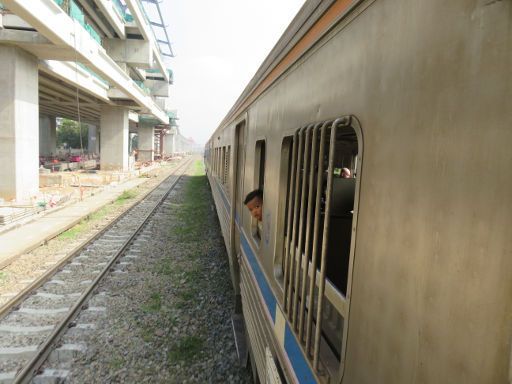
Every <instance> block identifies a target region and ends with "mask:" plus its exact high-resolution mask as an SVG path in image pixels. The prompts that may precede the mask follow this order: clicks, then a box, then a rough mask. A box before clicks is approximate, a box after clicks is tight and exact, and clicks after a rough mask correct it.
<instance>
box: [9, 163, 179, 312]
mask: <svg viewBox="0 0 512 384" xmlns="http://www.w3.org/2000/svg"><path fill="white" fill-rule="evenodd" d="M184 164H185V163H183V164H180V165H179V166H178V167H177V168H176V169H174V170H173V173H172V174H170V175H169V176H167V177H166V178H165V179H164V180H162V181H161V182H160V183H158V185H156V186H155V187H154V188H153V189H151V190H149V191H147V192H144V193H143V194H142V195H141V196H139V197H138V198H137V199H136V200H135V201H134V202H133V203H132V204H131V205H130V206H128V207H127V209H126V210H125V211H123V212H121V213H119V214H118V215H117V216H115V217H114V220H113V221H112V222H110V223H108V224H107V225H106V226H105V227H103V228H102V229H101V230H100V231H99V232H97V233H95V234H94V235H92V236H89V237H88V238H87V239H85V240H84V242H83V243H81V244H79V245H78V246H76V247H75V248H73V249H72V250H71V251H70V252H69V253H68V254H67V255H66V256H64V257H63V258H62V259H61V260H60V261H58V262H57V264H55V265H54V266H53V267H51V268H50V269H49V270H48V271H46V272H45V273H44V274H43V275H41V276H39V277H38V278H36V280H34V281H33V282H32V283H30V284H29V285H28V286H26V287H25V288H23V289H22V290H21V291H20V292H19V293H18V294H17V295H16V296H14V297H13V298H12V299H10V300H9V301H7V302H6V303H5V304H4V305H2V306H1V307H0V320H2V319H3V318H4V317H5V316H6V315H7V314H8V313H9V312H10V311H11V309H13V308H14V307H16V306H18V305H19V304H21V303H22V302H23V301H24V300H25V299H26V298H27V297H28V296H30V295H31V294H32V292H33V291H35V290H36V289H38V288H39V287H41V286H42V285H43V284H44V283H46V282H47V281H49V280H50V278H51V277H52V276H53V275H55V274H56V273H57V272H58V271H59V270H60V269H61V268H62V267H63V266H64V265H66V264H67V263H68V261H69V260H71V259H72V258H73V257H75V256H77V255H78V254H79V253H80V252H82V250H83V249H84V248H86V247H88V246H89V245H90V244H92V243H93V242H94V241H96V240H97V239H98V238H99V237H101V236H102V235H103V234H104V233H105V232H107V231H108V230H109V229H110V228H112V227H113V226H114V225H115V224H116V223H117V222H119V221H120V220H121V219H122V218H123V217H124V216H125V215H127V214H128V213H129V212H130V210H131V209H132V208H133V207H135V206H136V205H137V204H139V203H140V202H141V201H142V200H144V199H145V198H146V197H147V196H148V195H149V194H151V193H152V192H153V191H154V190H155V189H157V188H158V187H159V186H160V185H162V184H163V183H165V182H166V181H167V180H168V179H169V178H170V177H172V176H174V172H175V171H177V170H179V169H180V168H181V167H182V166H183V165H184ZM99 209H101V208H99ZM99 209H98V210H99ZM95 212H97V211H95ZM93 213H94V212H92V213H90V214H88V215H87V216H84V217H89V216H90V215H92V214H93ZM77 224H78V223H77ZM71 228H73V227H71ZM64 232H65V231H64ZM57 236H58V235H57Z"/></svg>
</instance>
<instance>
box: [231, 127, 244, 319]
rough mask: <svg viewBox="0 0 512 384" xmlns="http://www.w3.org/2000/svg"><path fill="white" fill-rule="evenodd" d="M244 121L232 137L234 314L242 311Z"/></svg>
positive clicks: (236, 128)
mask: <svg viewBox="0 0 512 384" xmlns="http://www.w3.org/2000/svg"><path fill="white" fill-rule="evenodd" d="M245 124H246V122H245V120H243V121H242V122H240V123H239V124H237V125H236V127H235V137H234V149H235V151H234V154H233V161H234V164H233V182H232V184H231V185H232V188H233V193H232V194H231V231H230V243H231V257H232V259H233V271H232V274H233V276H232V277H233V285H234V289H235V294H236V305H235V312H237V313H240V312H241V311H242V306H241V301H240V276H239V266H238V257H239V254H240V229H239V223H240V218H241V216H242V209H243V208H244V206H243V203H242V201H243V180H244V177H243V174H244V159H245Z"/></svg>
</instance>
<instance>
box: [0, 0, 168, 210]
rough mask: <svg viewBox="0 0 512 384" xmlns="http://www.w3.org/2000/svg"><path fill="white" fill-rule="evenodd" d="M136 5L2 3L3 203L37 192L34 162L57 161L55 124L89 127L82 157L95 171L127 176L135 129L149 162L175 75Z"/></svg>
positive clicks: (43, 0)
mask: <svg viewBox="0 0 512 384" xmlns="http://www.w3.org/2000/svg"><path fill="white" fill-rule="evenodd" d="M143 4H144V2H140V1H138V0H0V162H1V164H2V166H1V167H0V198H2V199H5V200H12V199H14V200H16V201H20V202H21V201H26V200H28V199H30V197H31V196H33V195H35V194H36V193H37V192H38V186H39V185H38V178H39V177H38V167H39V156H51V155H52V154H55V151H56V126H57V121H58V118H69V119H72V120H75V121H80V122H81V123H84V124H87V125H88V127H89V141H88V148H86V149H85V150H88V151H89V152H91V153H96V154H98V153H99V154H100V167H101V169H105V170H119V171H127V170H129V167H130V163H129V132H130V129H131V128H130V127H132V126H133V127H135V130H136V131H137V132H138V135H139V148H140V153H139V156H140V157H141V159H140V160H143V161H152V160H153V159H154V154H155V153H154V150H155V148H154V147H155V141H154V140H155V139H154V137H155V136H154V135H155V133H154V132H155V129H154V127H155V126H156V125H159V126H160V127H164V129H165V128H166V127H170V110H169V96H170V84H171V83H172V72H171V71H170V70H169V69H168V68H167V66H166V64H165V63H164V56H168V55H169V53H167V51H166V50H165V49H162V38H161V37H158V38H157V33H155V30H154V29H153V27H154V26H155V25H157V26H160V27H162V26H163V22H162V21H161V20H160V21H159V22H155V21H153V20H151V19H150V17H151V15H149V13H148V12H147V10H146V9H144V5H143ZM159 14H160V12H159ZM165 35H166V36H167V33H165ZM167 45H168V48H169V51H170V44H169V42H168V38H167ZM170 53H171V54H172V51H170ZM139 117H140V119H139ZM171 120H172V119H171ZM167 131H169V130H168V129H165V130H164V131H162V130H160V131H159V132H167ZM162 142H163V141H162Z"/></svg>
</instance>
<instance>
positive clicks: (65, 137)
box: [57, 119, 89, 148]
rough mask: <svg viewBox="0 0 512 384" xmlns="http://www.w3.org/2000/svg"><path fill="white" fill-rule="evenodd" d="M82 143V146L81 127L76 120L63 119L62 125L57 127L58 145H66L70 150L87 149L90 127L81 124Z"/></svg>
mask: <svg viewBox="0 0 512 384" xmlns="http://www.w3.org/2000/svg"><path fill="white" fill-rule="evenodd" d="M81 127H82V129H81V131H82V143H81V145H80V126H79V125H78V123H77V122H76V121H74V120H69V119H62V122H61V124H60V125H59V126H58V127H57V145H58V146H62V145H64V144H66V145H67V147H68V148H69V147H70V148H80V147H82V148H87V136H88V131H89V127H88V126H87V125H86V124H81Z"/></svg>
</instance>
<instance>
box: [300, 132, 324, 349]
mask: <svg viewBox="0 0 512 384" xmlns="http://www.w3.org/2000/svg"><path fill="white" fill-rule="evenodd" d="M321 126H322V123H318V124H316V125H315V127H314V128H313V139H312V141H313V145H312V148H311V165H310V167H309V191H308V212H307V217H306V244H310V243H311V222H312V221H313V220H312V212H313V191H314V189H313V184H314V183H315V169H316V166H317V157H318V153H317V145H318V131H319V129H320V127H321ZM304 253H305V255H304V269H303V270H302V287H301V293H300V297H301V300H300V311H299V313H300V318H299V340H300V341H301V342H302V340H303V337H304V317H305V314H306V288H307V277H308V267H309V255H310V253H311V247H309V246H307V245H306V249H305V250H304ZM315 269H316V268H315V267H314V266H313V265H312V273H314V271H315ZM308 308H309V311H312V310H313V309H312V308H311V307H308Z"/></svg>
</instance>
